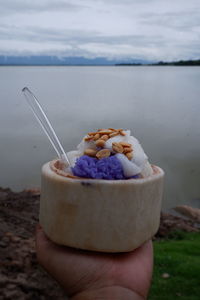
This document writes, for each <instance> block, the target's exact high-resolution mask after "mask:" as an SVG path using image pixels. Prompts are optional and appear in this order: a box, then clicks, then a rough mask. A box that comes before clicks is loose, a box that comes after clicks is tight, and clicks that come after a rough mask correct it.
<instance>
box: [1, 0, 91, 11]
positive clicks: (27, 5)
mask: <svg viewBox="0 0 200 300" xmlns="http://www.w3.org/2000/svg"><path fill="white" fill-rule="evenodd" d="M0 7H1V9H0V14H13V13H15V14H16V13H20V14H22V13H39V12H44V11H45V12H48V11H64V10H68V11H77V10H80V9H83V8H84V7H85V6H84V5H80V4H72V3H71V2H68V1H65V0H57V1H54V0H42V1H39V0H34V1H26V0H17V1H13V0H6V1H5V0H0Z"/></svg>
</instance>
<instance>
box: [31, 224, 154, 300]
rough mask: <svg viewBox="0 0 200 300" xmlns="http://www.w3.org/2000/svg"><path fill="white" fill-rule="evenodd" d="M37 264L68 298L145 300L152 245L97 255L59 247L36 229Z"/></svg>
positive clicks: (76, 299) (75, 299) (150, 243)
mask: <svg viewBox="0 0 200 300" xmlns="http://www.w3.org/2000/svg"><path fill="white" fill-rule="evenodd" d="M36 251H37V257H38V261H39V263H40V264H41V265H42V266H43V268H44V269H45V270H46V271H47V272H48V273H49V274H50V275H51V276H52V277H54V278H55V279H56V280H57V281H58V283H59V284H60V285H61V286H62V287H63V288H64V289H65V290H66V292H67V294H68V296H69V297H71V299H74V300H79V299H80V300H88V299H91V300H94V299H105V300H107V299H108V300H111V299H115V300H117V299H119V300H123V299H126V300H128V299H132V300H133V299H146V297H147V294H148V290H149V287H150V283H151V276H152V265H153V249H152V242H151V241H148V242H146V243H144V244H143V245H142V246H141V247H140V248H138V249H136V250H134V251H132V252H127V253H114V254H113V253H112V254H111V253H99V252H91V251H85V250H77V249H73V248H70V247H65V246H58V245H56V244H55V243H53V242H51V241H50V240H49V239H48V238H47V237H46V235H45V234H44V232H43V230H42V228H41V226H38V227H37V230H36Z"/></svg>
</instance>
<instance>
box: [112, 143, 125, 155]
mask: <svg viewBox="0 0 200 300" xmlns="http://www.w3.org/2000/svg"><path fill="white" fill-rule="evenodd" d="M112 148H113V151H115V152H117V153H123V151H124V148H123V147H122V145H120V144H119V143H112Z"/></svg>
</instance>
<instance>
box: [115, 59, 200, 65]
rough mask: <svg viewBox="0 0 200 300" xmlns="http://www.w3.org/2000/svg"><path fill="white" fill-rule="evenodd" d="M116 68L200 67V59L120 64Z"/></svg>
mask: <svg viewBox="0 0 200 300" xmlns="http://www.w3.org/2000/svg"><path fill="white" fill-rule="evenodd" d="M116 66H200V59H197V60H179V61H172V62H165V61H159V62H157V63H150V64H140V63H120V64H116Z"/></svg>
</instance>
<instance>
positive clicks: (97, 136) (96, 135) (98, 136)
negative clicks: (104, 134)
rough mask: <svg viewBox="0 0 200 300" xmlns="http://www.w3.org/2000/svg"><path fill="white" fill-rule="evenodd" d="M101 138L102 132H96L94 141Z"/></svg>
mask: <svg viewBox="0 0 200 300" xmlns="http://www.w3.org/2000/svg"><path fill="white" fill-rule="evenodd" d="M99 138H100V134H99V133H96V134H95V135H94V141H96V140H98V139H99Z"/></svg>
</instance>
